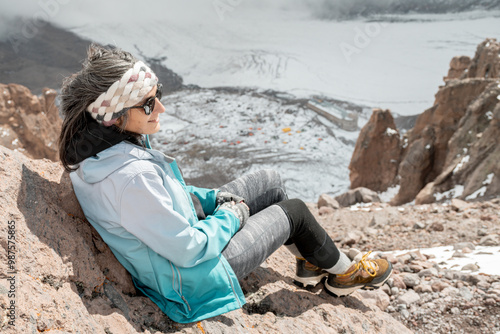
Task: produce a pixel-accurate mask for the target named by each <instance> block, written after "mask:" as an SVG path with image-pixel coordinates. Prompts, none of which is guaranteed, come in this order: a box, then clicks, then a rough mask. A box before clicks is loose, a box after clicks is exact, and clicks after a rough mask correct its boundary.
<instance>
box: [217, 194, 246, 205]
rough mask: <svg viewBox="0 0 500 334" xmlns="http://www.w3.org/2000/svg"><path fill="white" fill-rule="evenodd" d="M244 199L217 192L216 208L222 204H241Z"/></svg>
mask: <svg viewBox="0 0 500 334" xmlns="http://www.w3.org/2000/svg"><path fill="white" fill-rule="evenodd" d="M244 201H245V199H244V198H243V197H241V196H238V195H235V194H231V193H228V192H225V191H219V193H218V194H217V197H216V206H219V205H222V204H223V203H226V202H235V203H241V202H244Z"/></svg>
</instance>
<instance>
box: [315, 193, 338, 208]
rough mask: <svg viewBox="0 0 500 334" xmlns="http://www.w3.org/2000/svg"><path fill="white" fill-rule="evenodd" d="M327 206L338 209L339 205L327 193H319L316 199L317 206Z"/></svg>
mask: <svg viewBox="0 0 500 334" xmlns="http://www.w3.org/2000/svg"><path fill="white" fill-rule="evenodd" d="M324 206H326V207H329V208H332V209H339V208H340V205H339V202H337V201H336V200H335V199H334V198H333V197H331V196H330V195H327V194H321V195H320V196H319V199H318V208H322V207H324Z"/></svg>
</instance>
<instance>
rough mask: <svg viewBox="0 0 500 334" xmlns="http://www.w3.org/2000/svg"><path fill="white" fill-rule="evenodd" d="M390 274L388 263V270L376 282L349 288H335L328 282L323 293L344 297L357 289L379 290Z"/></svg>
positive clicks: (390, 269)
mask: <svg viewBox="0 0 500 334" xmlns="http://www.w3.org/2000/svg"><path fill="white" fill-rule="evenodd" d="M391 274H392V264H391V263H389V269H388V270H387V271H386V272H385V274H384V275H383V276H380V277H379V278H378V279H377V281H376V282H373V281H371V282H370V283H368V284H365V285H358V286H353V287H350V288H344V289H342V288H337V287H333V286H331V285H329V284H328V280H326V281H325V291H326V292H327V293H328V294H330V295H332V296H334V297H345V296H348V295H350V294H351V293H353V292H354V291H356V290H358V289H362V290H375V289H378V288H380V287H381V286H382V285H384V283H385V282H386V281H387V280H388V279H389V277H391Z"/></svg>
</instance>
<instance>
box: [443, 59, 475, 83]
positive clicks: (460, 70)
mask: <svg viewBox="0 0 500 334" xmlns="http://www.w3.org/2000/svg"><path fill="white" fill-rule="evenodd" d="M470 64H471V59H470V57H467V56H459V57H453V58H452V59H451V61H450V69H449V70H448V75H447V76H446V77H444V78H443V80H445V81H448V80H451V79H458V78H460V77H461V76H462V75H463V74H464V72H465V70H466V69H467V68H468V67H469V66H470Z"/></svg>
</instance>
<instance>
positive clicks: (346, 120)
mask: <svg viewBox="0 0 500 334" xmlns="http://www.w3.org/2000/svg"><path fill="white" fill-rule="evenodd" d="M306 106H307V107H308V108H309V109H311V110H313V111H315V112H317V113H318V114H320V115H321V116H323V117H325V118H326V119H328V120H329V121H331V122H333V123H335V124H336V125H338V126H339V127H340V128H342V129H344V130H346V131H356V130H358V114H357V113H355V112H349V111H347V110H345V109H342V108H340V107H338V106H336V105H334V104H333V103H330V102H327V101H322V100H317V99H315V100H309V101H308V102H307V104H306Z"/></svg>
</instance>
